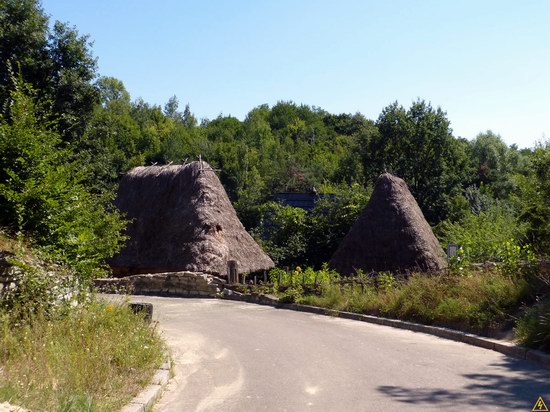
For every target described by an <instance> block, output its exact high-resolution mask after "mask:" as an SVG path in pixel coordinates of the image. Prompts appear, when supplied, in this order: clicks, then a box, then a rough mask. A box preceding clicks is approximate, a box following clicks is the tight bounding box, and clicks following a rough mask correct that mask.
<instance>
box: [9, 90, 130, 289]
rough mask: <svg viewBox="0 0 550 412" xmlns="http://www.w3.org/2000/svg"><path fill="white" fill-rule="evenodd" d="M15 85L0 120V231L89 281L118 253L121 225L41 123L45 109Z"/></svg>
mask: <svg viewBox="0 0 550 412" xmlns="http://www.w3.org/2000/svg"><path fill="white" fill-rule="evenodd" d="M14 84H15V87H14V90H13V91H12V92H11V100H10V101H9V102H10V104H9V106H8V107H9V112H8V113H7V114H8V116H6V117H2V118H1V119H0V219H1V220H0V225H2V226H4V227H7V228H10V229H11V231H12V232H17V233H20V234H23V235H24V236H28V237H29V238H30V239H32V240H33V241H34V242H35V243H36V244H37V245H39V246H41V247H42V248H43V249H45V250H47V251H48V253H49V254H50V256H51V257H53V258H54V259H55V260H57V261H61V262H64V263H67V264H69V265H71V266H73V267H74V268H75V269H76V270H77V271H78V272H79V274H80V275H81V276H82V278H83V279H85V278H89V277H92V276H94V275H95V272H96V271H99V270H100V267H101V262H102V261H103V259H105V258H107V257H110V256H112V254H113V253H115V252H116V251H117V250H118V248H119V247H120V244H121V241H122V240H123V238H122V236H121V234H120V231H121V229H122V227H123V224H124V223H123V221H122V219H121V217H120V216H119V214H118V213H115V212H108V211H107V210H106V208H107V207H108V204H109V198H108V197H106V196H97V195H93V194H92V193H90V192H89V191H88V190H87V188H86V187H85V186H84V184H83V182H84V181H85V180H86V179H87V178H88V177H89V176H88V175H87V170H86V168H85V167H83V166H84V165H83V164H82V163H80V162H79V161H78V160H74V159H75V157H74V154H73V152H72V151H71V150H70V149H69V147H68V146H66V145H65V144H63V142H62V139H61V136H60V135H59V134H58V132H57V131H56V130H55V127H54V125H53V124H51V123H49V122H47V121H45V120H44V118H41V117H40V114H39V113H44V112H45V109H41V110H38V109H37V108H36V106H35V100H34V98H33V94H34V93H33V91H32V89H31V88H30V86H28V85H26V84H25V83H22V82H21V81H20V80H15V81H14ZM45 116H47V113H46V114H45ZM7 119H9V120H7Z"/></svg>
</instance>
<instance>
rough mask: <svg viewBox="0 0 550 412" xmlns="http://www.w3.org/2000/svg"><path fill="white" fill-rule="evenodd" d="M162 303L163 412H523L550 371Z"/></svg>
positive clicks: (249, 314)
mask: <svg viewBox="0 0 550 412" xmlns="http://www.w3.org/2000/svg"><path fill="white" fill-rule="evenodd" d="M133 300H134V301H141V302H151V303H153V304H154V318H155V319H157V320H158V321H159V325H160V328H161V330H162V331H163V334H164V336H165V338H166V340H167V342H168V344H169V346H170V348H171V350H172V355H173V358H174V361H175V372H176V376H175V378H174V379H173V380H172V382H171V383H170V384H169V386H168V388H167V390H166V392H165V393H164V395H163V397H162V398H161V399H160V401H159V402H158V403H157V405H156V407H155V411H167V412H180V411H263V410H265V411H401V410H436V409H437V410H457V411H458V410H460V411H467V410H475V411H479V410H523V411H530V410H531V409H532V408H533V405H534V404H535V401H536V400H537V398H538V397H539V396H542V397H543V399H544V400H545V401H546V403H547V404H548V405H549V406H550V371H548V370H545V369H542V368H540V367H539V366H537V365H536V364H533V363H530V362H527V361H520V360H516V359H514V358H510V357H507V356H504V355H502V354H500V353H497V352H493V351H489V350H485V349H481V348H477V347H474V346H469V345H466V344H463V343H458V342H453V341H449V340H445V339H441V338H438V337H434V336H430V335H426V334H422V333H415V332H411V331H406V330H400V329H393V328H390V327H385V326H378V325H372V324H368V323H363V322H357V321H352V320H346V319H339V318H331V317H327V316H320V315H313V314H308V313H301V312H293V311H289V310H282V309H274V308H271V307H267V306H259V305H254V304H247V303H236V302H229V301H221V300H210V299H180V298H156V297H141V296H138V297H135V298H134V299H133Z"/></svg>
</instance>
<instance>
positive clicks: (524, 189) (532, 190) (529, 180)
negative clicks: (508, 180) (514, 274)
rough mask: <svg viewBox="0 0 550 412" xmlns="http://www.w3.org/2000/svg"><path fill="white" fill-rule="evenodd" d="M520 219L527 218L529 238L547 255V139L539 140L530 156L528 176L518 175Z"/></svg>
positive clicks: (549, 187)
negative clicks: (542, 141)
mask: <svg viewBox="0 0 550 412" xmlns="http://www.w3.org/2000/svg"><path fill="white" fill-rule="evenodd" d="M517 181H518V186H519V191H518V196H517V203H518V206H517V207H518V209H520V211H521V216H520V218H521V220H522V221H525V222H527V224H528V225H529V227H528V236H527V238H528V241H529V242H531V243H533V246H534V247H535V250H536V251H537V252H538V253H539V254H542V255H545V256H550V142H549V141H546V142H545V143H541V144H540V145H539V146H538V147H536V148H535V150H534V153H533V155H532V157H531V167H530V169H529V172H528V175H527V176H525V177H524V176H519V177H518V178H517Z"/></svg>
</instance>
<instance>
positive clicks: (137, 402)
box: [120, 361, 170, 412]
mask: <svg viewBox="0 0 550 412" xmlns="http://www.w3.org/2000/svg"><path fill="white" fill-rule="evenodd" d="M169 380H170V363H169V361H165V362H164V364H163V365H162V366H161V367H160V368H159V369H157V371H156V372H155V375H154V376H153V380H152V381H151V383H150V384H149V385H148V386H146V387H145V388H144V389H143V390H142V391H141V392H140V393H139V394H138V395H137V396H136V397H135V398H134V399H132V400H131V401H130V403H128V404H127V405H126V406H125V407H124V408H122V409H121V410H120V412H145V411H147V410H149V409H150V408H151V407H152V406H153V404H154V403H155V402H156V401H157V400H158V399H159V398H160V395H162V392H163V390H164V388H165V387H166V385H167V384H168V381H169Z"/></svg>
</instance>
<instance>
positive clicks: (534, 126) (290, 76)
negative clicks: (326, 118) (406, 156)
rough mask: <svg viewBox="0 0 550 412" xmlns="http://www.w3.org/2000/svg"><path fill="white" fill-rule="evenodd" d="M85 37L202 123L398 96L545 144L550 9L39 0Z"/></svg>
mask: <svg viewBox="0 0 550 412" xmlns="http://www.w3.org/2000/svg"><path fill="white" fill-rule="evenodd" d="M43 6H44V9H45V10H46V12H47V13H48V14H50V15H51V18H52V20H61V21H68V22H70V23H71V24H73V25H76V26H77V27H78V29H79V31H80V33H82V34H89V35H90V36H91V39H92V40H93V41H94V46H93V52H94V55H95V56H97V57H98V58H99V71H100V74H101V75H106V76H114V77H117V78H119V79H121V80H122V81H123V82H124V84H125V85H126V88H127V89H128V91H129V92H130V94H131V95H132V98H134V99H135V98H138V97H142V98H143V99H144V100H145V101H147V102H149V103H154V104H160V105H162V106H163V105H164V104H165V103H166V101H167V100H168V99H169V97H170V96H172V95H174V94H175V95H176V96H177V97H178V99H179V100H180V105H181V108H182V109H183V105H184V104H185V103H189V104H190V105H191V109H192V111H193V112H194V113H195V115H196V116H197V117H199V118H201V117H208V118H214V117H217V116H218V115H219V114H224V115H228V114H231V115H233V116H236V117H238V118H240V119H242V118H244V117H245V116H246V114H247V112H248V111H249V110H251V109H252V108H253V107H256V106H258V105H260V104H263V103H268V104H270V105H273V104H275V103H276V102H277V101H279V100H293V101H295V102H296V103H304V104H308V105H314V106H318V107H321V108H323V109H325V110H327V111H329V112H332V113H355V112H361V113H363V114H364V115H365V116H366V117H368V118H371V119H376V118H377V117H378V115H379V114H380V111H381V110H382V108H383V107H385V106H387V105H388V104H390V103H391V102H393V101H395V100H398V101H399V102H400V103H401V104H403V105H404V106H406V107H408V106H409V105H410V103H411V102H412V101H413V100H415V99H417V98H423V99H425V100H427V101H430V102H431V103H432V105H434V106H441V107H442V109H443V110H445V111H446V112H447V115H448V118H449V119H450V121H451V126H452V128H453V130H454V135H455V136H462V137H466V138H468V139H472V138H474V137H475V136H476V135H477V134H478V133H479V132H481V131H484V130H487V129H491V130H493V131H494V132H496V133H499V134H500V135H501V136H502V137H503V139H504V140H505V141H506V142H507V143H508V144H512V143H516V144H517V145H518V146H519V147H532V146H533V145H534V143H535V141H537V140H540V139H541V138H542V137H543V136H546V137H547V138H549V137H550V1H548V0H522V1H517V0H514V1H508V0H494V1H493V0H476V1H470V0H460V1H452V0H416V1H415V0H388V1H384V0H377V1H370V0H363V1H360V0H358V1H347V0H340V1H334V0H330V1H325V0H315V1H314V0H301V1H300V0H271V1H267V0H250V1H239V0H226V1H215V0H203V1H200V0H196V1H184V0H182V1H178V0H169V1H163V0H158V1H145V0H132V1H130V0H94V1H80V0H43Z"/></svg>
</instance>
